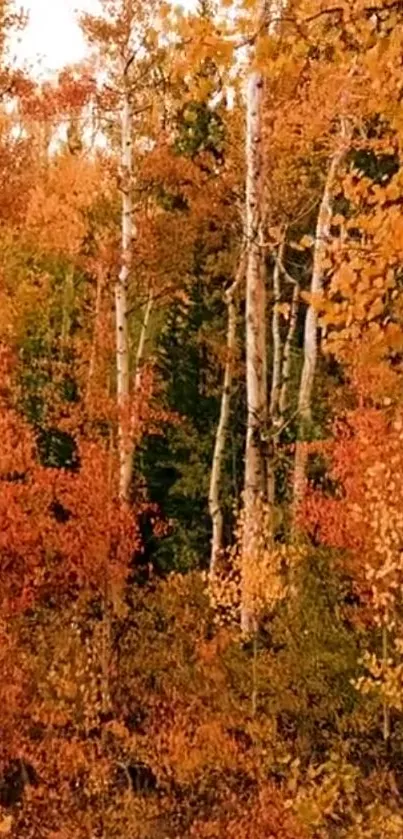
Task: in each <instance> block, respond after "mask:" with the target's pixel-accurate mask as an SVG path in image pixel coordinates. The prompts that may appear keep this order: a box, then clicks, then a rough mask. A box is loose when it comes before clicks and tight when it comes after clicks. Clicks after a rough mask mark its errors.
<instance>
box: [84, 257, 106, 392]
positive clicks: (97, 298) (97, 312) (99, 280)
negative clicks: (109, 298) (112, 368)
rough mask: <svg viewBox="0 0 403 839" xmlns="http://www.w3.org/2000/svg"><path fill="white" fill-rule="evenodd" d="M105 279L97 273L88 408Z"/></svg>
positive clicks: (88, 379)
mask: <svg viewBox="0 0 403 839" xmlns="http://www.w3.org/2000/svg"><path fill="white" fill-rule="evenodd" d="M103 284H104V277H103V271H102V269H100V270H99V271H97V276H96V292H95V309H94V326H93V332H92V341H91V352H90V360H89V365H88V377H87V387H86V393H85V404H86V406H87V408H88V407H89V405H90V399H91V390H92V382H93V378H94V374H95V364H96V360H97V349H98V339H99V319H100V315H101V303H102V291H103Z"/></svg>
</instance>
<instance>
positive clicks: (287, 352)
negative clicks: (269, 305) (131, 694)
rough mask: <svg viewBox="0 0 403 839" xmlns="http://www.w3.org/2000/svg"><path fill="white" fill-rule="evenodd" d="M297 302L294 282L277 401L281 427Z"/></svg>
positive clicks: (297, 291)
mask: <svg viewBox="0 0 403 839" xmlns="http://www.w3.org/2000/svg"><path fill="white" fill-rule="evenodd" d="M299 301H300V287H299V284H298V283H297V282H295V283H294V290H293V293H292V300H291V309H290V323H289V327H288V332H287V338H286V341H285V344H284V352H283V364H282V371H281V390H280V399H279V414H280V421H281V425H283V424H284V422H285V415H286V412H287V409H288V406H289V404H290V379H291V367H292V348H293V343H294V339H295V333H296V331H297V322H298V310H299Z"/></svg>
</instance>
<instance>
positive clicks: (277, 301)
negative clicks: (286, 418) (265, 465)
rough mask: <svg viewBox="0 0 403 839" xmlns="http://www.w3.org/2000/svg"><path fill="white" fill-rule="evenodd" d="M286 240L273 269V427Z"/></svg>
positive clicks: (278, 380)
mask: <svg viewBox="0 0 403 839" xmlns="http://www.w3.org/2000/svg"><path fill="white" fill-rule="evenodd" d="M284 245H285V242H284V241H283V242H282V243H281V246H280V249H279V258H278V259H277V260H276V261H275V264H274V270H273V310H272V320H271V328H272V339H273V364H272V378H271V393H270V409H269V412H270V419H271V424H272V425H273V429H276V428H278V426H279V419H280V417H279V410H280V393H281V373H282V364H281V361H282V355H283V350H282V345H281V332H280V305H281V282H280V274H281V269H280V262H282V261H283V254H284Z"/></svg>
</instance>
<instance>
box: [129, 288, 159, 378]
mask: <svg viewBox="0 0 403 839" xmlns="http://www.w3.org/2000/svg"><path fill="white" fill-rule="evenodd" d="M153 305H154V296H153V293H152V290H150V291H149V294H148V298H147V303H146V308H145V312H144V317H143V320H142V324H141V329H140V336H139V342H138V344H137V352H136V364H135V373H134V393H135V394H138V392H139V390H140V386H141V365H142V364H143V360H144V353H145V346H146V341H147V335H148V329H149V326H150V317H151V312H152V308H153Z"/></svg>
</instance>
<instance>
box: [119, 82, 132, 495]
mask: <svg viewBox="0 0 403 839" xmlns="http://www.w3.org/2000/svg"><path fill="white" fill-rule="evenodd" d="M121 134H122V137H121V141H122V150H121V191H122V245H121V268H120V272H119V276H118V278H117V280H116V284H115V310H116V386H117V404H118V412H119V419H118V445H119V496H120V498H121V500H122V501H128V500H129V495H130V484H131V479H132V445H131V433H130V431H131V429H130V421H129V416H128V412H129V397H130V367H129V336H128V304H127V292H128V283H129V277H130V271H131V264H132V244H133V235H134V229H133V200H132V176H133V111H132V105H131V97H130V92H129V90H128V88H127V87H126V88H125V92H124V101H123V107H122V115H121Z"/></svg>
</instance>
